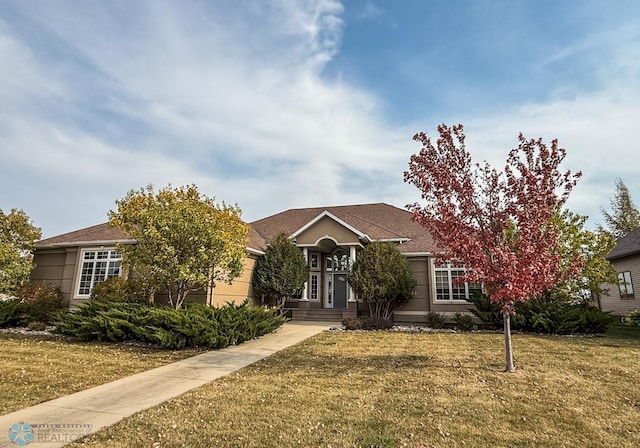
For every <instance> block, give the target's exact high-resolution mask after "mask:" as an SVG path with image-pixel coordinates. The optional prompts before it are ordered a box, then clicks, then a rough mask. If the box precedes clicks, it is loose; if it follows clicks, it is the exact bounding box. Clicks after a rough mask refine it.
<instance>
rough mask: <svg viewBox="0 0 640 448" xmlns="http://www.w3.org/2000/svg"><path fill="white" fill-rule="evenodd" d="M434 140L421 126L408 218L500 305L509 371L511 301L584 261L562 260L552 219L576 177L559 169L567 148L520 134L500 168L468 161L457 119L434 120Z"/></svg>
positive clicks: (511, 369)
mask: <svg viewBox="0 0 640 448" xmlns="http://www.w3.org/2000/svg"><path fill="white" fill-rule="evenodd" d="M438 133H439V135H440V137H439V138H438V141H437V144H436V145H435V146H434V145H433V143H432V142H431V140H430V139H429V137H428V136H427V135H426V134H425V133H422V132H421V133H418V134H416V135H415V136H414V137H413V139H414V140H416V141H418V142H420V143H421V144H422V149H421V151H420V153H418V154H415V155H413V156H412V157H411V160H410V162H409V170H408V171H406V172H405V173H404V180H405V182H408V183H410V184H413V185H415V186H416V187H417V188H418V189H419V190H420V191H421V192H422V199H423V203H422V204H417V203H416V204H413V205H409V206H408V208H409V209H410V210H411V211H412V212H413V219H414V220H415V221H416V222H418V223H420V224H421V225H422V226H424V227H425V228H426V229H427V230H428V231H429V232H430V233H431V235H432V236H433V238H434V240H435V242H436V244H437V245H438V246H439V247H441V248H442V252H441V253H440V254H439V255H438V259H439V260H449V261H454V262H455V263H457V264H460V265H462V266H464V267H465V268H466V271H465V275H464V276H463V277H461V278H459V279H458V280H457V282H458V283H457V284H460V283H462V282H473V283H481V284H482V288H483V292H484V293H485V294H486V295H487V296H489V298H490V299H491V301H492V302H494V303H497V304H499V305H500V307H501V310H502V314H503V318H504V334H505V349H506V371H507V372H514V371H515V367H514V364H513V354H512V348H511V319H510V318H511V315H513V314H515V308H514V307H515V304H516V303H517V302H519V301H521V302H524V301H527V300H530V299H532V298H534V297H537V296H539V295H540V294H541V293H543V292H545V291H548V290H549V289H551V288H553V287H554V286H556V285H557V284H558V283H560V282H561V281H563V280H564V279H566V278H568V277H569V276H571V275H574V274H575V273H576V272H577V271H579V269H580V267H581V264H582V260H581V259H580V257H579V256H578V255H577V254H576V256H575V257H573V259H571V260H569V262H568V263H567V260H564V263H563V261H562V259H561V256H560V253H559V250H558V236H559V234H560V230H559V229H558V228H557V226H556V225H554V221H553V220H552V219H551V218H552V217H553V216H554V215H555V214H556V213H558V212H559V211H560V209H561V208H562V206H563V204H564V203H565V202H566V200H567V199H568V197H569V193H570V192H571V190H572V188H573V187H574V186H575V184H576V182H577V181H578V179H579V178H580V176H581V173H577V174H573V175H572V174H571V172H570V171H566V172H561V171H560V169H559V166H560V163H561V162H562V161H563V159H564V158H565V155H566V151H565V150H564V149H562V148H559V147H558V142H557V140H553V141H552V142H551V145H550V147H547V146H546V145H545V144H544V143H543V142H542V140H541V139H539V140H526V139H525V138H524V136H523V135H522V134H520V135H519V137H518V140H519V145H518V148H516V149H513V150H511V152H510V153H509V156H508V158H507V163H506V166H505V168H504V170H503V171H498V170H496V169H494V168H492V167H491V166H490V165H489V164H488V163H486V162H485V163H484V164H483V165H480V164H477V163H472V161H471V155H470V154H469V152H468V151H467V150H466V147H465V135H464V129H463V126H462V125H457V126H453V127H448V126H446V125H445V124H442V125H440V126H438Z"/></svg>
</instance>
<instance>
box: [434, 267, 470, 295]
mask: <svg viewBox="0 0 640 448" xmlns="http://www.w3.org/2000/svg"><path fill="white" fill-rule="evenodd" d="M464 272H465V269H464V268H461V267H456V266H453V265H451V264H449V263H447V264H443V265H440V266H436V268H435V274H436V278H435V284H436V300H437V301H452V300H461V301H462V300H466V299H468V298H469V294H470V293H471V291H473V290H479V289H480V285H477V284H469V283H461V284H459V285H454V281H455V280H456V279H457V278H460V277H462V276H463V275H464Z"/></svg>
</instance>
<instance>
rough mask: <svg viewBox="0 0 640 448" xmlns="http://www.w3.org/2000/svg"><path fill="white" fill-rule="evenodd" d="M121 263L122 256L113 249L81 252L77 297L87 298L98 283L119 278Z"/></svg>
mask: <svg viewBox="0 0 640 448" xmlns="http://www.w3.org/2000/svg"><path fill="white" fill-rule="evenodd" d="M121 262H122V255H120V253H118V251H117V250H115V249H98V250H93V249H85V250H83V251H82V264H81V265H80V278H79V280H78V291H77V293H78V294H77V295H78V296H79V297H88V296H89V294H91V290H92V289H93V287H94V286H96V285H97V284H98V283H100V282H103V281H105V280H106V279H108V278H111V277H120V274H121V269H120V263H121Z"/></svg>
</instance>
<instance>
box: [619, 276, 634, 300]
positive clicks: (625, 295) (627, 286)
mask: <svg viewBox="0 0 640 448" xmlns="http://www.w3.org/2000/svg"><path fill="white" fill-rule="evenodd" d="M618 288H620V298H621V299H634V298H635V296H634V295H633V283H631V272H629V271H624V272H618Z"/></svg>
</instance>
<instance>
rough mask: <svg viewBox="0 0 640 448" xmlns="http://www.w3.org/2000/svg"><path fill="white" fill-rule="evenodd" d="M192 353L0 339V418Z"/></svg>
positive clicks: (54, 340) (28, 338)
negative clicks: (0, 415) (1, 415)
mask: <svg viewBox="0 0 640 448" xmlns="http://www.w3.org/2000/svg"><path fill="white" fill-rule="evenodd" d="M196 353H197V352H196V351H195V350H182V351H172V350H158V349H154V348H145V347H135V346H125V345H118V344H102V343H89V342H86V343H81V342H70V341H68V340H65V339H62V338H59V337H53V336H35V335H16V334H5V333H2V334H0V377H1V378H2V382H0V414H6V413H9V412H12V411H16V410H18V409H22V408H24V407H27V406H31V405H34V404H37V403H41V402H43V401H47V400H51V399H54V398H57V397H60V396H63V395H68V394H70V393H73V392H78V391H80V390H84V389H88V388H90V387H93V386H97V385H100V384H104V383H108V382H110V381H115V380H117V379H119V378H123V377H125V376H128V375H132V374H134V373H138V372H142V371H145V370H148V369H151V368H154V367H159V366H161V365H164V364H167V363H170V362H174V361H177V360H180V359H184V358H187V357H189V356H193V355H194V354H196Z"/></svg>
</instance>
